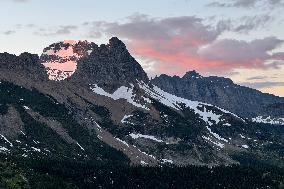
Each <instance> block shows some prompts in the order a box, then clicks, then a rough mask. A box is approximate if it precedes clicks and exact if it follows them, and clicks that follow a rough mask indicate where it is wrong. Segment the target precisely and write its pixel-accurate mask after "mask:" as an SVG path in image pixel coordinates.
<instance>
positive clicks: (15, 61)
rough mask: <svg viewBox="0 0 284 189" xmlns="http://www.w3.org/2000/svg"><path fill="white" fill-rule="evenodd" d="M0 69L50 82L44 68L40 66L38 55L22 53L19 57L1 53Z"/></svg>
mask: <svg viewBox="0 0 284 189" xmlns="http://www.w3.org/2000/svg"><path fill="white" fill-rule="evenodd" d="M0 69H1V70H2V71H4V70H5V71H6V72H11V73H18V74H20V75H25V76H27V77H31V78H34V79H38V80H48V79H47V74H46V71H45V68H44V66H42V65H41V64H40V60H39V57H38V55H36V54H30V53H26V52H25V53H22V54H20V55H19V56H16V55H13V54H9V53H0Z"/></svg>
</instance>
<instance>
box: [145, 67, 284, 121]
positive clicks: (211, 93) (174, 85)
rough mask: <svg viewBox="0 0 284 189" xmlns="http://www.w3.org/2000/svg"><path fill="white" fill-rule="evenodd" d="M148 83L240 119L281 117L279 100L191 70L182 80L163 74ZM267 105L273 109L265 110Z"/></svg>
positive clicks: (221, 78)
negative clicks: (206, 104)
mask: <svg viewBox="0 0 284 189" xmlns="http://www.w3.org/2000/svg"><path fill="white" fill-rule="evenodd" d="M151 83H152V84H154V85H156V86H158V87H160V88H161V89H163V90H165V91H167V92H169V93H171V94H175V95H177V96H180V97H183V98H186V99H191V100H197V101H201V102H206V103H210V104H214V105H216V106H219V107H222V108H224V109H226V110H229V111H231V112H234V113H236V114H238V115H240V116H242V117H247V118H252V117H256V116H259V115H262V116H269V115H270V116H277V117H279V116H280V117H281V116H284V114H281V115H279V111H280V112H282V113H283V110H282V111H281V107H280V105H276V104H279V103H283V102H284V99H283V98H280V97H276V96H274V95H269V94H264V93H261V92H260V91H257V90H254V89H250V88H248V87H243V86H239V85H237V84H234V83H233V82H232V80H230V79H227V78H223V77H216V76H210V77H202V76H201V75H200V74H198V73H196V72H195V71H192V72H188V73H186V74H185V75H184V76H183V77H178V76H173V77H171V76H167V75H164V74H163V75H161V76H159V77H156V78H154V79H153V80H151ZM273 104H274V105H273ZM271 106H273V107H275V108H272V109H271V108H269V107H271ZM279 108H280V109H279Z"/></svg>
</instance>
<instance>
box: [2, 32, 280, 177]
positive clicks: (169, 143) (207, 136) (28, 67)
mask: <svg viewBox="0 0 284 189" xmlns="http://www.w3.org/2000/svg"><path fill="white" fill-rule="evenodd" d="M70 65H71V66H70ZM67 68H68V69H69V68H71V69H69V70H68V69H67ZM73 68H75V69H73ZM0 79H1V83H0V155H1V157H3V158H6V159H7V158H9V159H13V160H14V161H15V162H17V163H19V164H20V163H22V162H33V165H34V161H37V160H39V162H43V161H45V162H46V161H47V162H52V161H60V162H71V161H72V162H73V161H74V162H77V163H78V162H84V163H86V164H87V165H93V164H99V165H114V164H119V165H126V166H129V165H140V166H154V167H155V166H164V165H168V166H173V165H177V166H188V165H195V166H206V167H214V166H221V165H225V166H228V165H239V164H241V165H247V164H249V165H250V164H254V163H255V164H263V165H269V166H273V167H274V166H275V167H281V168H283V167H284V161H283V154H284V151H283V149H284V146H283V144H284V138H283V137H284V135H283V131H284V127H283V126H281V125H282V124H283V118H284V99H283V98H280V97H276V96H273V95H269V94H263V93H261V92H259V91H257V90H254V89H250V88H247V87H242V86H239V85H236V84H234V83H233V82H232V81H231V80H229V79H226V78H220V77H202V76H201V75H199V74H198V73H196V72H195V71H192V72H188V73H186V74H185V75H184V76H183V77H182V78H180V77H177V76H174V77H170V76H167V75H161V76H159V77H156V78H154V79H153V80H149V78H148V76H147V74H146V73H145V71H144V70H143V68H142V67H141V66H140V65H139V63H138V62H137V61H136V60H135V59H134V58H133V57H132V56H131V55H130V54H129V52H128V50H127V49H126V46H125V44H124V43H123V42H122V41H121V40H119V39H118V38H116V37H114V38H111V39H110V41H109V44H107V45H101V46H98V45H96V44H95V43H89V42H86V41H84V42H74V41H64V42H60V43H55V44H52V45H51V46H49V47H47V48H46V49H44V52H43V54H42V55H41V56H40V57H39V56H37V55H32V54H29V53H23V54H21V55H19V56H15V55H11V54H8V53H2V54H0ZM253 162H254V163H253ZM24 165H25V166H26V167H28V168H31V167H30V165H29V164H28V163H27V164H24ZM36 165H37V163H36ZM41 166H43V165H39V167H41ZM28 168H27V170H29V171H30V169H28ZM40 169H43V168H42V167H41V168H40ZM45 169H46V168H45ZM92 179H94V178H92Z"/></svg>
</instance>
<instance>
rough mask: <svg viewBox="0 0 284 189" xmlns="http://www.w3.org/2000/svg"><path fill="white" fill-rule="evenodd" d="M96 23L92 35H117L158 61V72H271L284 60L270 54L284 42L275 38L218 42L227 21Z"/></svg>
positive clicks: (139, 53) (143, 18)
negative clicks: (207, 22)
mask: <svg viewBox="0 0 284 189" xmlns="http://www.w3.org/2000/svg"><path fill="white" fill-rule="evenodd" d="M93 24H94V28H93V32H95V33H98V32H102V33H104V34H107V35H109V36H111V35H116V36H118V37H120V38H122V39H124V41H125V42H126V43H127V46H128V48H129V49H130V51H131V53H133V54H134V55H135V56H137V57H139V58H140V59H145V60H148V61H149V60H150V61H153V62H155V69H156V70H155V72H156V73H166V74H170V75H174V74H178V75H180V74H183V73H185V72H186V71H188V70H192V69H195V70H197V71H199V72H211V73H216V72H219V73H220V72H223V73H224V72H229V71H232V70H233V69H236V68H257V69H268V68H275V67H277V65H279V63H280V64H281V63H282V62H283V61H284V57H283V53H274V54H273V53H272V54H271V53H270V52H271V51H272V50H274V49H276V48H277V47H278V46H279V45H281V44H282V43H283V42H284V41H283V40H280V39H277V38H275V37H267V38H264V39H258V40H253V41H250V42H247V41H242V40H233V39H222V40H220V39H218V37H219V36H220V35H221V34H222V33H223V32H224V31H227V30H229V29H230V28H231V26H230V25H228V24H227V23H226V22H220V23H218V24H217V25H216V26H211V25H206V24H204V23H203V20H202V19H200V18H196V17H190V16H183V17H173V18H164V19H153V18H149V17H147V16H145V15H136V16H134V17H131V18H130V19H129V21H128V22H126V23H107V22H99V23H93ZM251 27H252V26H250V28H251ZM273 61H278V62H277V63H271V62H273ZM268 62H270V64H268Z"/></svg>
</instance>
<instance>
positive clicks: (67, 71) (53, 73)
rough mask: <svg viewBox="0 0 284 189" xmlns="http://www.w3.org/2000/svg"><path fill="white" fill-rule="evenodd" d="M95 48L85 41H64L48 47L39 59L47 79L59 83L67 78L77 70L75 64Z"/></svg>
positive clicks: (92, 44)
mask: <svg viewBox="0 0 284 189" xmlns="http://www.w3.org/2000/svg"><path fill="white" fill-rule="evenodd" d="M93 46H95V44H94V43H89V42H87V41H73V40H66V41H63V42H58V43H54V44H52V45H50V46H49V47H47V48H45V49H44V50H43V53H42V55H41V57H40V60H41V63H42V64H43V65H44V66H45V68H46V70H47V73H48V76H49V79H50V80H55V81H60V80H64V79H66V78H69V77H70V76H71V75H72V74H73V73H74V72H75V70H76V68H77V62H78V61H79V60H80V59H81V58H83V57H86V56H88V55H89V54H90V53H91V52H92V49H93Z"/></svg>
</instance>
